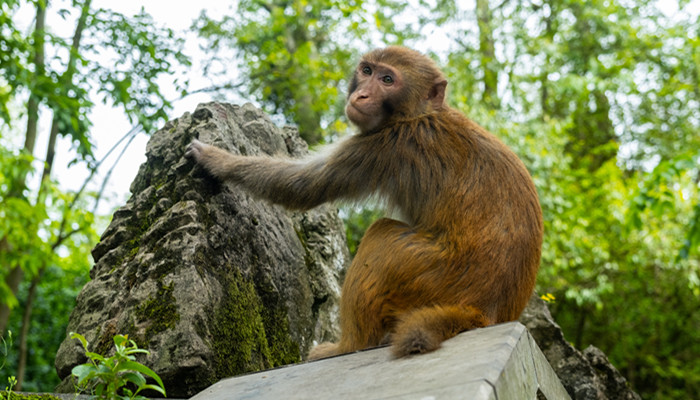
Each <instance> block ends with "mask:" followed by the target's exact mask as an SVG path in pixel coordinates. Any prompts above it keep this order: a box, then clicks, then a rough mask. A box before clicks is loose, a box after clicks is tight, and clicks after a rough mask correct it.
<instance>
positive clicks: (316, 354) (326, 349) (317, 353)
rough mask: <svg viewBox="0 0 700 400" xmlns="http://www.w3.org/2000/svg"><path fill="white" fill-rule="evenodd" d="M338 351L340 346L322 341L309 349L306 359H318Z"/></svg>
mask: <svg viewBox="0 0 700 400" xmlns="http://www.w3.org/2000/svg"><path fill="white" fill-rule="evenodd" d="M340 353H342V352H341V351H340V346H339V345H338V344H337V343H331V342H323V343H321V344H319V345H316V346H314V348H313V349H311V351H310V352H309V356H308V357H307V360H309V361H312V360H319V359H321V358H326V357H332V356H335V355H338V354H340Z"/></svg>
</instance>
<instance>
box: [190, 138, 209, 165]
mask: <svg viewBox="0 0 700 400" xmlns="http://www.w3.org/2000/svg"><path fill="white" fill-rule="evenodd" d="M205 146H207V145H205V144H204V143H202V142H200V141H199V140H197V139H194V140H193V141H192V143H190V144H189V145H188V146H187V149H186V150H185V157H187V158H194V160H195V161H197V162H199V160H200V159H201V158H202V154H203V153H204V147H205Z"/></svg>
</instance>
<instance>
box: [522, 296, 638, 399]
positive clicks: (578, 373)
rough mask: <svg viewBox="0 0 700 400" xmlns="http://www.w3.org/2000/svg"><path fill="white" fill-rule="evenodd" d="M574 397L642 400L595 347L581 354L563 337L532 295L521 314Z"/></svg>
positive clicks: (541, 305) (549, 315) (545, 310)
mask: <svg viewBox="0 0 700 400" xmlns="http://www.w3.org/2000/svg"><path fill="white" fill-rule="evenodd" d="M520 322H521V323H522V324H523V325H525V326H526V327H527V329H528V330H529V331H530V334H531V335H532V337H533V338H535V342H537V345H538V346H539V347H540V349H541V350H542V352H543V353H544V355H545V357H546V358H547V361H549V364H550V365H551V366H552V368H553V369H554V372H555V373H556V374H557V376H558V377H559V379H560V380H561V383H562V384H563V385H564V388H565V389H566V391H567V392H568V393H569V396H571V399H572V400H641V397H639V395H638V394H637V393H635V392H634V391H632V389H630V388H629V386H628V385H627V381H626V380H625V378H624V377H623V376H622V375H621V374H620V372H619V371H618V370H617V369H615V367H614V366H613V365H612V364H611V363H610V361H609V360H608V358H607V357H606V356H605V354H604V353H603V352H602V351H601V350H600V349H598V348H596V347H594V346H588V348H587V349H585V350H584V351H583V353H581V352H580V351H578V350H576V348H574V347H573V346H572V345H570V344H569V342H567V341H566V339H565V338H564V333H563V332H562V330H561V328H560V327H559V325H557V323H556V322H554V319H552V314H550V312H549V309H548V308H547V305H546V304H545V302H544V301H543V300H542V299H540V298H539V297H537V296H534V295H533V296H532V298H531V299H530V302H529V303H528V305H527V307H526V308H525V310H524V311H523V313H522V314H521V315H520Z"/></svg>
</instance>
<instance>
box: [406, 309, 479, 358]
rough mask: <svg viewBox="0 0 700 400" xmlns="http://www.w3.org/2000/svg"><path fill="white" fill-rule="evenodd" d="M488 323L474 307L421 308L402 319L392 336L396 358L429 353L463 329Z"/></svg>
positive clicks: (409, 312)
mask: <svg viewBox="0 0 700 400" xmlns="http://www.w3.org/2000/svg"><path fill="white" fill-rule="evenodd" d="M487 325H490V321H489V319H488V318H487V317H486V316H485V315H484V314H483V313H482V312H481V311H480V310H479V309H477V308H475V307H472V306H459V305H452V306H429V307H423V308H418V309H416V310H413V311H408V312H406V313H405V314H404V315H402V316H401V317H400V318H399V321H398V323H397V324H396V330H395V332H394V334H393V335H392V352H393V353H394V356H396V357H404V356H407V355H409V354H419V353H427V352H429V351H433V350H436V349H437V348H438V347H440V343H442V342H443V341H445V340H447V339H449V338H451V337H454V336H456V335H457V334H458V333H460V332H463V331H467V330H470V329H474V328H482V327H484V326H487Z"/></svg>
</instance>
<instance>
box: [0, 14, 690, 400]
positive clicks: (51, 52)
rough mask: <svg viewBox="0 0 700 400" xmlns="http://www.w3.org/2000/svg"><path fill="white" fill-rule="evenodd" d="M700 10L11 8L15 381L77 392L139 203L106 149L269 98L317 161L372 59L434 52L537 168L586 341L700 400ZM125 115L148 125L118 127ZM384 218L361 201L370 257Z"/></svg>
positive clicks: (6, 252)
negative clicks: (89, 319)
mask: <svg viewBox="0 0 700 400" xmlns="http://www.w3.org/2000/svg"><path fill="white" fill-rule="evenodd" d="M699 3H700V2H698V1H677V2H676V1H664V2H658V1H650V0H641V1H634V2H632V1H622V0H606V1H603V0H593V1H577V0H500V1H488V0H476V1H469V2H461V1H454V0H434V1H426V0H413V1H410V2H405V1H394V0H354V1H353V0H350V1H338V0H267V1H260V0H240V1H238V2H232V3H231V4H230V5H228V6H227V7H226V11H225V12H218V11H217V12H207V9H204V10H202V11H201V13H200V14H199V15H192V16H190V19H191V20H192V22H191V27H190V28H189V29H173V28H171V27H168V25H167V21H160V20H157V19H155V18H154V17H152V16H151V15H149V14H148V13H147V12H146V11H145V10H142V11H140V12H138V13H120V12H119V11H118V10H116V7H117V6H114V7H115V8H103V7H101V6H99V4H98V5H95V4H92V1H90V0H72V1H65V0H54V1H51V2H49V1H47V0H3V1H2V2H0V118H1V119H2V124H1V125H0V200H1V201H0V265H1V267H0V333H4V337H5V338H6V339H7V338H9V333H8V331H11V332H12V339H13V340H12V343H11V344H10V343H9V341H8V344H10V345H9V346H7V347H6V351H5V352H3V353H2V354H1V355H0V362H2V361H4V362H5V365H4V367H3V368H2V370H0V380H2V381H3V382H5V381H6V378H7V377H8V376H17V378H18V381H19V382H18V385H17V386H18V387H16V389H22V390H27V391H50V390H52V388H53V387H54V386H55V385H56V384H57V382H58V377H57V376H56V373H55V371H54V368H53V358H54V355H55V352H56V349H57V347H58V345H59V343H60V342H61V340H62V339H63V338H64V337H65V335H66V332H65V329H66V323H67V319H68V316H69V314H70V311H71V309H72V307H73V304H74V299H75V296H76V295H77V293H78V291H79V289H80V287H81V286H82V285H83V284H84V283H85V282H86V281H87V280H88V279H89V274H88V272H89V268H90V265H91V259H90V255H89V252H90V249H91V248H92V247H93V246H94V245H95V243H96V241H97V240H98V236H99V233H100V232H101V231H102V229H104V227H105V226H106V223H107V221H108V220H109V218H110V215H111V208H112V207H114V206H116V205H118V204H119V203H120V201H121V198H117V199H116V200H115V198H114V196H111V197H110V194H109V193H108V190H106V188H107V187H108V182H109V181H110V179H114V175H117V176H119V175H120V173H119V172H120V170H119V167H118V164H113V163H107V162H106V159H107V155H104V153H99V154H100V155H99V156H98V155H97V154H98V152H97V151H96V148H95V142H96V141H97V140H98V139H99V138H100V136H101V135H109V136H112V137H118V138H120V139H119V140H116V145H115V147H114V148H113V149H111V150H110V151H109V152H108V153H107V154H108V155H109V154H111V155H113V156H114V155H116V156H117V158H119V157H121V156H122V155H124V154H127V155H128V154H129V153H131V152H140V153H142V152H143V149H139V150H138V151H136V150H133V149H131V150H129V147H130V145H131V144H132V143H135V139H136V142H138V138H139V137H142V136H144V135H148V134H150V133H152V132H154V130H155V129H157V127H158V126H160V125H162V123H163V121H165V120H167V119H169V118H173V117H177V116H178V114H174V113H173V111H172V110H173V106H174V104H175V102H176V101H177V100H178V99H180V98H185V97H189V96H193V95H195V94H197V95H202V94H205V95H206V96H207V97H206V98H214V99H223V100H228V101H231V99H242V100H245V101H252V102H254V103H256V104H258V105H260V106H261V107H263V108H265V110H266V111H267V112H269V113H271V114H272V115H273V116H274V118H275V119H276V120H277V121H278V122H279V123H280V124H283V123H288V124H294V125H297V126H298V127H299V129H300V132H301V134H302V136H303V137H304V138H305V139H306V140H307V141H308V142H309V143H310V144H311V145H312V147H313V146H316V145H319V144H323V143H328V142H333V141H335V140H337V139H338V138H339V137H342V136H344V135H347V134H349V133H351V132H352V129H351V127H349V126H348V123H347V120H346V119H345V117H344V116H343V106H344V100H345V95H346V86H347V78H348V74H349V71H350V70H352V68H353V64H354V62H355V61H356V60H357V58H358V57H359V55H360V54H361V53H362V52H364V51H367V50H369V49H371V48H373V47H376V46H383V45H386V44H403V45H408V46H412V47H415V48H417V49H419V50H420V51H422V52H425V53H427V54H429V55H431V56H432V57H434V58H435V60H436V61H437V62H438V63H439V64H440V65H441V66H442V67H443V68H444V70H445V72H446V74H447V76H448V77H449V82H450V83H449V86H448V88H449V101H450V104H451V105H453V106H454V107H456V108H458V109H460V110H462V111H463V112H465V113H466V114H467V115H469V116H470V117H471V118H473V119H474V120H476V121H477V122H479V123H480V124H482V125H484V126H485V127H487V128H488V129H489V130H491V131H492V132H493V133H495V134H496V135H498V136H499V137H501V138H502V139H503V140H504V141H505V142H506V143H507V144H508V145H509V146H510V147H511V148H513V149H514V150H515V152H516V153H517V154H518V155H519V156H520V157H521V158H522V159H523V161H524V162H525V164H526V165H527V166H528V168H529V170H530V172H531V174H532V175H533V178H534V180H535V183H536V185H537V187H538V190H539V194H540V200H541V204H542V208H543V211H544V216H545V228H546V231H545V242H544V246H543V258H542V267H541V270H540V274H539V277H538V284H537V285H538V291H539V292H541V293H551V294H553V295H554V296H555V298H556V300H555V301H554V303H552V304H551V305H550V307H551V309H552V312H553V314H554V316H555V319H556V320H557V321H558V322H559V324H561V325H562V327H563V329H564V331H565V333H566V336H567V338H568V340H570V341H572V342H573V343H574V344H575V345H576V346H577V347H579V348H583V347H585V346H587V345H589V344H593V345H595V346H597V347H600V348H601V349H602V350H603V351H605V353H606V354H608V356H609V357H610V359H611V360H612V361H613V363H614V364H615V365H616V366H617V367H618V368H619V369H620V370H621V371H622V373H623V374H624V375H625V376H626V377H627V378H628V379H629V381H630V384H631V386H632V387H633V388H634V389H635V390H636V391H638V392H639V393H640V394H641V395H642V397H643V398H646V399H686V398H689V397H692V396H694V395H695V394H697V393H699V392H700V363H698V362H697V360H698V359H700V334H699V332H700V314H699V312H698V310H699V309H700V279H699V277H698V272H699V270H700V259H699V254H700V201H699V198H700V193H699V183H700V168H699V165H698V164H699V161H700V130H699V128H700V17H699V16H700V4H699ZM21 15H31V17H30V21H29V22H28V23H26V24H22V23H20V22H18V21H21V18H17V17H18V16H21ZM47 16H48V18H47ZM47 21H54V22H53V23H55V24H56V25H55V26H54V25H49V24H47ZM56 21H58V22H56ZM58 24H60V26H61V27H63V28H65V27H66V26H67V27H68V28H69V29H59V26H58ZM192 36H195V39H194V43H196V45H195V46H194V47H195V48H194V49H193V47H192V45H191V43H193V41H192ZM187 43H190V44H189V45H188V44H187ZM202 77H205V78H206V79H207V82H209V84H208V85H205V86H201V85H200V86H197V85H196V84H195V83H194V82H199V81H197V78H199V79H201V78H202ZM172 93H176V95H175V96H173V95H172ZM104 106H106V107H107V108H108V109H109V110H111V112H113V113H119V114H121V115H122V116H123V118H124V119H126V120H128V121H129V123H130V124H131V125H132V128H131V129H127V130H125V131H124V132H119V131H107V132H104V131H97V130H96V129H95V128H94V125H93V124H94V123H95V122H96V121H95V119H96V118H99V116H96V114H95V112H94V111H95V110H97V109H100V107H104ZM42 120H45V121H48V122H46V123H40V121H42ZM44 139H45V142H44ZM40 140H41V142H40V143H38V142H39V141H40ZM65 142H68V143H70V144H71V150H70V152H68V153H69V156H68V157H66V155H65V154H61V155H62V156H63V157H58V158H57V157H56V149H57V148H60V147H57V143H59V145H60V143H65ZM40 150H41V151H40ZM43 150H45V152H43ZM56 160H59V161H56ZM64 163H65V164H68V165H73V166H77V167H80V168H82V169H83V170H84V171H86V172H85V174H84V176H85V182H80V183H78V184H77V185H76V184H75V183H74V181H75V176H71V174H68V173H65V172H63V171H66V169H65V168H66V165H62V164H64ZM115 165H117V167H116V168H115ZM57 171H59V172H57ZM69 182H73V184H69ZM122 196H123V194H122ZM117 197H118V196H117ZM105 204H106V205H107V207H105ZM378 213H379V212H378V211H375V210H372V209H371V208H366V209H356V208H343V210H342V214H343V215H344V217H345V219H346V222H347V231H348V241H349V244H350V247H351V249H355V248H356V246H357V244H358V243H359V240H360V238H361V236H362V233H363V232H364V229H366V227H367V226H368V225H369V224H370V223H371V221H372V220H373V219H374V218H376V216H377V215H378ZM2 348H4V347H3V346H0V349H2ZM166 389H167V388H166Z"/></svg>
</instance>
